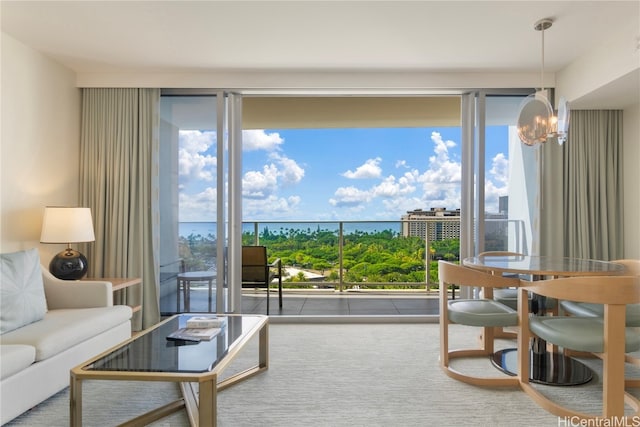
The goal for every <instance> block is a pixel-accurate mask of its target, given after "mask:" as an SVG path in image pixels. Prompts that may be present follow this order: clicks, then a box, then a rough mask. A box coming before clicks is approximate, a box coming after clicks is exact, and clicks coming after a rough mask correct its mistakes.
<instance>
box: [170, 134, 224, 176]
mask: <svg viewBox="0 0 640 427" xmlns="http://www.w3.org/2000/svg"><path fill="white" fill-rule="evenodd" d="M178 139H179V147H180V148H179V149H178V175H179V179H180V183H181V185H184V184H185V183H187V182H190V181H206V182H210V181H213V179H214V176H215V171H216V164H217V160H216V157H215V156H211V155H210V154H204V153H205V152H206V151H207V150H208V149H209V148H210V147H211V146H213V145H215V142H216V133H215V132H207V131H205V132H202V131H197V130H194V131H180V132H179V134H178Z"/></svg>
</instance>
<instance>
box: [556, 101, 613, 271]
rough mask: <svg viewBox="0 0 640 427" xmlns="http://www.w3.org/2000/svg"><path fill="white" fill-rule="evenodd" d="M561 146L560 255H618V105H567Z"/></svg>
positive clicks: (593, 256) (601, 257) (587, 256)
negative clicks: (565, 137) (566, 136)
mask: <svg viewBox="0 0 640 427" xmlns="http://www.w3.org/2000/svg"><path fill="white" fill-rule="evenodd" d="M564 149H565V156H564V168H563V169H564V179H563V182H564V189H563V190H564V191H563V192H564V224H565V226H564V230H565V232H564V241H565V255H566V256H571V257H579V258H591V259H602V260H613V259H619V258H623V257H624V240H623V239H624V236H623V229H622V228H623V209H622V208H623V206H624V201H623V180H622V177H623V174H622V156H623V153H622V111H618V110H594V111H591V110H576V111H572V112H571V123H570V128H569V140H568V141H567V143H566V144H565V146H564Z"/></svg>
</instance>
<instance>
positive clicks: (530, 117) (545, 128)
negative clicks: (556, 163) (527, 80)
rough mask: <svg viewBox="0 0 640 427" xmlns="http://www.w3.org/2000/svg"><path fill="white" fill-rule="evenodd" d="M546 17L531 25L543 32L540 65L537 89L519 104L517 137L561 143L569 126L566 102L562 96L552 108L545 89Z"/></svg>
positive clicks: (530, 142)
mask: <svg viewBox="0 0 640 427" xmlns="http://www.w3.org/2000/svg"><path fill="white" fill-rule="evenodd" d="M552 24H553V20H551V19H549V18H545V19H541V20H539V21H538V22H536V23H535V24H534V26H533V28H534V29H535V30H536V31H540V32H541V33H542V66H541V73H540V74H541V79H540V90H539V91H536V93H534V94H531V95H529V96H527V97H526V98H525V99H524V100H523V101H522V104H521V105H520V113H519V114H518V137H519V138H520V140H521V141H522V142H523V143H524V144H526V145H536V144H542V143H545V142H549V141H556V142H557V143H558V144H560V145H562V144H563V143H564V142H565V141H566V139H567V131H568V129H569V104H568V103H567V101H566V100H565V99H564V98H560V100H559V102H558V111H557V112H554V110H553V107H552V106H551V102H549V97H548V96H547V91H546V90H545V89H544V30H546V29H548V28H550V27H551V25H552Z"/></svg>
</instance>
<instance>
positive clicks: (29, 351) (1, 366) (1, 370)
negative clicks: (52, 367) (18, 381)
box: [0, 344, 36, 379]
mask: <svg viewBox="0 0 640 427" xmlns="http://www.w3.org/2000/svg"><path fill="white" fill-rule="evenodd" d="M0 360H2V363H0V379H4V378H8V377H10V376H11V375H13V374H15V373H16V372H20V371H22V370H23V369H25V368H27V367H29V366H30V365H31V364H32V363H33V362H35V360H36V348H35V347H33V346H31V345H4V344H3V345H0Z"/></svg>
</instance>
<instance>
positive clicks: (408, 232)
mask: <svg viewBox="0 0 640 427" xmlns="http://www.w3.org/2000/svg"><path fill="white" fill-rule="evenodd" d="M401 221H402V235H403V236H405V237H410V236H416V237H421V238H425V237H426V236H428V238H429V241H435V240H445V239H459V238H460V209H456V210H453V211H452V210H447V209H446V208H431V209H430V210H428V211H425V210H422V209H416V210H413V211H407V214H406V215H402V217H401Z"/></svg>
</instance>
